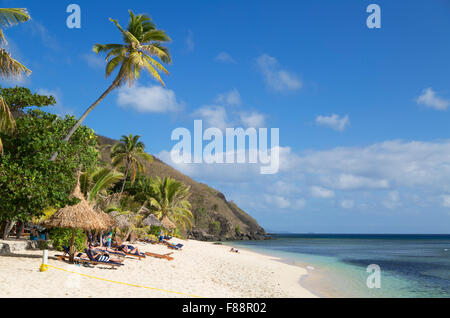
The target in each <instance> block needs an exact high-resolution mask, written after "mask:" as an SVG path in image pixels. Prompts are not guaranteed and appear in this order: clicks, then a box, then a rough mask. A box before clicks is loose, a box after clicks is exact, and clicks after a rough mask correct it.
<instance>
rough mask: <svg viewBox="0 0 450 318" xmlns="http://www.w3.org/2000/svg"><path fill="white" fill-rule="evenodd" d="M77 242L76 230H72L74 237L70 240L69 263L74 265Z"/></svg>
mask: <svg viewBox="0 0 450 318" xmlns="http://www.w3.org/2000/svg"><path fill="white" fill-rule="evenodd" d="M74 240H75V229H72V237H71V238H70V255H69V262H71V263H73V260H74V258H75V257H74V256H75V251H74V246H73V243H74Z"/></svg>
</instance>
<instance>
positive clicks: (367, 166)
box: [160, 140, 450, 213]
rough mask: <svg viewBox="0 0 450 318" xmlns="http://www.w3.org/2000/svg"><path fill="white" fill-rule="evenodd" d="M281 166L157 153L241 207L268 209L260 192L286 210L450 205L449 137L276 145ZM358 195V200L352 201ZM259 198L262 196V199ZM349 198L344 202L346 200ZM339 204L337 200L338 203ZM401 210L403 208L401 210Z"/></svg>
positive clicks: (412, 208)
mask: <svg viewBox="0 0 450 318" xmlns="http://www.w3.org/2000/svg"><path fill="white" fill-rule="evenodd" d="M279 150H280V170H279V172H278V173H277V174H275V175H261V174H259V172H260V170H259V168H260V166H261V165H260V164H237V163H235V164H181V165H179V164H175V163H172V162H171V160H170V154H169V153H168V152H165V153H162V154H161V155H160V157H161V159H162V160H165V161H167V162H168V163H169V164H171V165H172V166H173V167H175V168H176V169H179V170H180V171H182V172H183V173H186V174H187V175H189V176H190V177H192V178H195V179H197V180H199V181H201V182H206V183H208V184H211V185H213V186H216V187H220V189H223V191H224V192H226V193H227V196H230V197H233V198H235V197H238V198H240V200H241V202H242V203H241V202H239V203H240V204H243V207H244V208H245V207H247V208H248V207H251V208H252V209H254V210H257V211H266V212H270V211H273V210H274V207H272V206H268V205H267V204H266V202H265V200H264V198H265V197H264V195H266V194H267V195H275V196H278V197H281V198H283V199H281V198H278V199H274V200H273V202H276V201H279V203H280V204H281V205H283V206H287V202H289V204H290V206H289V207H286V208H284V210H285V211H292V212H294V211H296V210H299V209H300V207H301V206H302V204H301V201H299V202H296V201H297V200H300V199H299V197H301V198H302V199H303V200H305V203H306V201H308V199H309V198H316V199H315V200H312V201H311V203H308V210H310V211H314V210H317V208H326V207H327V206H329V207H330V208H333V207H336V206H337V207H338V208H340V209H346V208H347V209H355V208H356V207H358V209H363V210H365V211H366V212H367V213H372V212H373V213H378V212H380V211H383V210H394V211H396V213H397V211H398V212H399V213H409V212H410V211H414V212H417V213H419V212H420V210H419V211H418V209H422V210H423V209H426V210H427V211H429V210H430V209H436V210H438V209H439V208H442V207H450V184H449V182H448V180H450V140H447V141H441V142H419V141H409V142H405V141H399V140H394V141H385V142H381V143H375V144H372V145H368V146H365V147H338V148H332V149H328V150H320V151H305V152H302V153H296V152H293V151H292V150H291V148H289V147H280V148H279ZM355 197H357V198H358V204H356V201H354V202H353V207H351V208H350V206H351V205H352V204H351V202H350V201H353V200H354V199H353V198H355ZM261 198H263V200H261ZM344 201H348V202H344ZM336 202H337V203H336ZM400 208H402V209H403V210H400Z"/></svg>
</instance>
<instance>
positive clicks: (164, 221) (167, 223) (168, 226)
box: [161, 216, 177, 230]
mask: <svg viewBox="0 0 450 318" xmlns="http://www.w3.org/2000/svg"><path fill="white" fill-rule="evenodd" d="M161 223H162V225H163V226H164V227H165V228H166V229H168V230H173V229H174V228H176V227H177V226H176V225H175V224H173V222H172V221H171V220H169V218H168V217H167V216H165V217H164V218H163V219H162V221H161Z"/></svg>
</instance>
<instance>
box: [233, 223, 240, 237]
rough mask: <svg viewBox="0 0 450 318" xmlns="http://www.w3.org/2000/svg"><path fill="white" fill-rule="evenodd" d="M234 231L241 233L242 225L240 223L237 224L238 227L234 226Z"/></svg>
mask: <svg viewBox="0 0 450 318" xmlns="http://www.w3.org/2000/svg"><path fill="white" fill-rule="evenodd" d="M234 231H235V232H236V234H237V235H240V234H241V227H240V226H239V225H236V227H235V228H234Z"/></svg>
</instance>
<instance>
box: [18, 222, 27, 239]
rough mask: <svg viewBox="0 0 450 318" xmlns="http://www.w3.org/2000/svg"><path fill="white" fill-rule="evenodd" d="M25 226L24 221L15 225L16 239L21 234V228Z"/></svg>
mask: <svg viewBox="0 0 450 318" xmlns="http://www.w3.org/2000/svg"><path fill="white" fill-rule="evenodd" d="M24 228H25V222H23V221H20V224H19V226H18V227H17V232H16V239H20V237H21V236H22V232H23V229H24Z"/></svg>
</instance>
